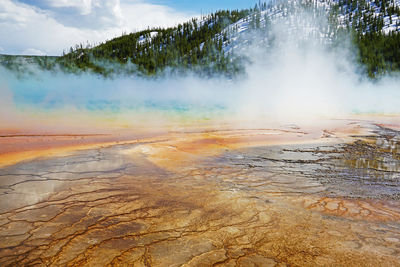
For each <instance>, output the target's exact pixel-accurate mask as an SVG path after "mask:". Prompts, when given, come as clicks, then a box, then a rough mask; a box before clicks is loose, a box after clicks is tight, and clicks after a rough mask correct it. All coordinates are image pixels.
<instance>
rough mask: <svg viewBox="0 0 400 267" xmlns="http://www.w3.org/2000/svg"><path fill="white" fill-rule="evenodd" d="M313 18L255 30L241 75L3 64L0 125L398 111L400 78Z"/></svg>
mask: <svg viewBox="0 0 400 267" xmlns="http://www.w3.org/2000/svg"><path fill="white" fill-rule="evenodd" d="M287 21H290V22H291V23H289V24H288V23H287ZM304 23H305V24H304ZM291 25H292V26H293V25H297V28H293V27H291ZM316 25H318V27H325V28H326V29H328V28H329V27H328V26H327V25H328V24H327V22H326V17H325V15H323V16H321V17H317V18H315V15H312V16H311V15H309V14H308V13H307V12H304V11H301V10H300V11H299V10H297V11H296V13H294V14H293V15H292V16H289V17H285V18H284V20H279V19H277V20H275V21H274V26H273V27H272V28H271V29H270V32H269V35H268V37H267V40H268V38H269V40H274V42H269V43H268V42H267V43H268V44H265V42H264V41H265V36H264V34H265V33H259V32H251V33H250V34H251V39H252V40H253V44H254V47H250V48H249V47H246V49H243V51H242V52H241V53H243V54H244V55H245V56H246V57H247V58H250V61H251V64H248V65H247V67H246V73H247V75H246V77H245V78H241V79H236V80H230V79H227V78H225V77H214V78H210V79H205V78H200V77H198V76H196V74H190V75H185V76H183V77H176V76H175V77H172V78H158V79H146V78H139V77H116V78H114V79H104V78H102V77H99V76H97V75H92V74H88V73H85V74H80V75H75V74H64V73H61V72H58V73H50V72H42V71H39V70H35V72H36V73H37V75H35V76H28V77H25V78H22V79H19V78H17V76H16V75H14V74H12V73H10V72H8V71H7V70H4V69H3V70H1V71H0V86H1V88H0V96H1V97H0V125H1V126H0V130H1V129H7V128H12V127H19V128H20V129H27V128H28V130H31V131H83V132H96V131H103V132H104V131H107V130H120V129H131V130H135V129H138V127H143V125H151V126H163V125H171V124H175V125H180V124H182V123H211V122H212V121H218V122H219V123H223V122H224V121H245V122H252V121H257V122H258V123H259V122H260V121H261V123H268V122H283V121H284V122H291V123H295V122H297V121H299V120H310V119H314V118H321V117H324V118H327V117H328V118H338V117H340V116H345V115H349V114H355V113H356V114H364V113H369V114H370V113H379V114H389V113H390V114H398V113H399V112H400V105H399V99H400V83H399V81H400V80H399V78H398V76H396V77H389V76H388V77H383V78H381V79H380V80H378V81H370V80H369V79H366V78H365V77H364V76H363V74H360V67H359V66H358V65H357V64H356V63H355V61H354V60H353V59H352V56H350V55H352V54H354V53H353V51H351V50H352V49H353V48H351V47H349V46H347V45H346V44H343V45H342V46H340V47H341V49H340V50H338V49H336V50H332V49H326V44H324V43H323V40H329V38H326V36H323V37H324V38H321V34H320V33H321V31H319V30H318V31H316V30H315V29H316V28H315V27H317V26H316ZM318 29H320V28H318ZM323 34H328V33H324V32H323ZM304 36H306V37H307V38H304ZM245 38H250V37H249V36H245ZM321 40H322V41H321ZM260 44H262V45H260ZM248 51H251V52H248ZM11 126H12V127H11Z"/></svg>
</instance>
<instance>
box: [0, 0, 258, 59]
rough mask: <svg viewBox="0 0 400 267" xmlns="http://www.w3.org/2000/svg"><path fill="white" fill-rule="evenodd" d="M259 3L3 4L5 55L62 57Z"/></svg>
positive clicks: (77, 0) (97, 0) (1, 46)
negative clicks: (151, 29) (78, 49)
mask: <svg viewBox="0 0 400 267" xmlns="http://www.w3.org/2000/svg"><path fill="white" fill-rule="evenodd" d="M256 2H258V1H255V0H218V1H217V0H205V1H191V0H0V36H1V38H0V54H22V55H50V56H53V55H54V56H58V55H61V54H62V52H63V50H65V51H68V50H69V47H71V46H75V45H76V44H79V43H83V44H87V43H90V44H92V45H93V44H98V43H100V42H103V41H106V40H110V39H112V38H114V37H118V36H120V35H121V34H122V33H130V32H134V31H138V30H143V29H146V28H148V27H155V26H165V27H166V26H174V25H176V24H177V23H181V22H185V21H187V20H189V19H190V18H192V17H195V16H200V15H201V14H207V13H210V12H212V11H216V10H219V9H240V8H248V7H253V6H254V4H255V3H256Z"/></svg>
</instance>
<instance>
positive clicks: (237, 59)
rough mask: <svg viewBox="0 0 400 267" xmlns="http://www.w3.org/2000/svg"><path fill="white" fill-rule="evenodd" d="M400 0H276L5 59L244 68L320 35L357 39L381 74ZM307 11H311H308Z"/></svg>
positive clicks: (68, 67)
mask: <svg viewBox="0 0 400 267" xmlns="http://www.w3.org/2000/svg"><path fill="white" fill-rule="evenodd" d="M399 7H400V1H399V0H391V1H386V0H379V1H378V0H377V1H375V0H369V1H366V0H362V1H353V0H338V1H336V0H328V1H324V0H314V1H312V0H301V1H297V0H290V1H270V2H269V4H268V5H267V4H266V3H263V4H261V5H260V6H257V5H256V6H255V7H254V8H250V9H246V10H234V11H218V12H216V13H213V14H210V15H208V16H204V17H202V18H201V19H195V18H194V19H192V20H191V21H189V22H186V23H184V24H180V25H177V26H176V27H171V28H153V29H148V30H145V31H140V32H135V33H131V34H127V35H123V36H121V37H118V38H115V39H112V40H109V41H106V42H104V43H101V44H100V45H98V46H94V47H92V46H90V45H87V46H84V45H82V44H79V45H76V46H75V47H74V48H72V47H71V48H70V49H69V51H68V53H63V55H62V56H60V57H57V58H53V57H11V56H8V57H7V56H1V57H0V63H1V64H2V65H3V66H5V67H7V68H9V69H12V70H16V71H27V70H29V68H28V67H26V66H24V65H26V64H28V65H32V64H35V65H37V66H39V67H40V68H41V69H46V70H52V69H61V70H63V71H66V72H81V71H91V72H94V73H99V74H101V75H104V76H108V75H114V74H121V73H122V74H135V75H146V76H147V75H155V74H160V73H162V72H163V71H165V70H166V69H168V70H170V71H174V72H179V73H181V72H186V71H193V72H196V73H198V74H200V75H207V76H209V75H214V74H216V73H217V74H224V75H228V76H235V75H237V74H239V73H243V71H244V69H245V64H246V62H248V59H246V56H244V54H245V53H243V51H246V50H247V49H248V48H249V47H250V45H252V46H254V45H256V46H258V47H262V48H266V49H268V48H270V47H272V46H279V45H280V44H279V42H281V43H288V42H290V43H293V42H294V43H299V44H300V42H303V41H309V40H313V41H316V42H318V43H319V44H322V45H323V46H325V47H328V48H329V47H335V46H336V47H337V46H340V45H342V43H341V42H340V41H341V40H342V39H343V36H351V38H352V41H353V43H354V45H355V46H356V47H357V50H356V51H357V57H358V60H359V63H360V64H361V65H363V66H364V68H365V71H366V74H368V75H369V76H370V77H377V76H379V75H381V74H384V73H388V72H393V71H399V69H400V52H399V49H398V48H399V47H400V8H399ZM305 14H306V16H305Z"/></svg>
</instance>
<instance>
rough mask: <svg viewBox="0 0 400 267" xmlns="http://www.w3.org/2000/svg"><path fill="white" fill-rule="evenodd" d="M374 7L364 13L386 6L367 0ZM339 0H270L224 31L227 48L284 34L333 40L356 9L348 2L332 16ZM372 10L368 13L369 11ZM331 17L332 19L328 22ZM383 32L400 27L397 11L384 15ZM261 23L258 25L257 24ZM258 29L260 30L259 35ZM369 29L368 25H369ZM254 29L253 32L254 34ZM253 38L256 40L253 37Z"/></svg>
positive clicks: (398, 1) (288, 37)
mask: <svg viewBox="0 0 400 267" xmlns="http://www.w3.org/2000/svg"><path fill="white" fill-rule="evenodd" d="M366 2H367V4H369V5H370V6H371V8H372V9H373V13H372V14H370V13H368V12H367V11H366V10H363V11H361V12H362V14H364V13H365V14H366V15H370V16H374V17H378V16H380V15H382V10H381V9H380V8H379V7H378V6H377V4H376V3H375V1H373V0H370V1H366ZM338 4H339V0H327V1H324V0H312V1H306V0H287V1H275V2H272V3H271V2H270V4H269V5H268V6H267V8H266V9H265V10H259V11H258V12H256V13H255V14H252V15H250V16H248V17H246V18H243V19H241V20H239V21H238V22H236V23H234V24H231V25H230V26H228V27H227V28H226V29H225V30H224V31H223V32H222V33H221V35H218V36H216V38H221V36H222V34H224V33H225V34H227V36H228V41H225V42H224V52H225V53H231V52H233V51H235V50H237V49H241V48H243V47H245V46H246V44H248V43H251V42H254V41H256V42H258V43H259V44H264V45H268V40H271V39H274V40H275V39H276V38H281V39H282V41H286V42H290V41H294V39H295V40H296V41H299V40H302V39H303V40H307V39H310V38H313V39H314V40H316V41H319V42H321V43H330V42H331V41H332V38H333V37H334V35H335V34H336V32H337V31H338V29H339V28H343V27H345V26H346V25H350V26H351V25H352V22H353V21H354V20H353V21H351V17H354V16H355V13H356V10H352V11H350V12H349V11H348V10H347V9H346V5H344V7H342V8H341V9H340V10H339V13H338V15H337V16H332V15H333V14H332V12H331V10H332V8H333V7H334V6H335V5H338ZM393 4H394V6H397V7H400V0H394V2H393ZM367 13H368V14H367ZM328 20H330V21H329V22H328ZM383 22H384V25H383V29H382V32H383V33H385V34H388V33H389V32H391V31H400V18H399V16H398V15H396V14H394V15H392V16H391V18H390V16H388V15H386V16H383ZM257 23H258V26H257V27H255V24H257ZM254 30H257V31H258V32H259V34H257V35H255V34H254ZM367 30H368V29H367ZM250 32H251V34H250ZM252 39H253V40H252Z"/></svg>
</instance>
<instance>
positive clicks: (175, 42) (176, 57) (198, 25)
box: [58, 9, 252, 75]
mask: <svg viewBox="0 0 400 267" xmlns="http://www.w3.org/2000/svg"><path fill="white" fill-rule="evenodd" d="M251 12H252V10H247V9H246V10H241V11H238V10H234V11H218V12H216V13H214V14H211V15H209V16H207V17H204V18H203V19H202V21H201V22H199V21H198V20H197V19H192V20H191V21H189V22H187V23H184V24H179V25H178V26H176V27H173V28H167V29H162V28H153V29H148V30H145V31H140V32H136V33H131V34H129V35H123V36H121V37H118V38H115V39H113V40H111V41H108V42H105V43H102V44H100V45H98V46H96V47H93V48H90V47H86V48H85V47H83V46H82V45H79V46H76V47H75V49H73V48H71V49H70V52H69V53H68V54H65V55H63V56H62V57H60V58H59V59H58V63H59V64H60V65H61V66H63V68H65V69H68V70H74V69H75V70H76V69H79V70H91V71H94V72H96V73H100V74H103V75H107V74H108V73H109V71H112V70H109V71H108V70H107V68H105V67H104V66H103V64H100V62H104V61H108V62H112V63H114V64H117V65H118V66H124V65H126V64H127V63H129V64H134V65H135V66H136V67H137V70H138V71H139V72H140V73H143V74H147V75H153V74H156V73H159V72H161V71H163V70H164V69H165V68H167V67H169V68H172V69H184V70H196V71H202V72H205V73H210V74H211V73H215V72H218V73H227V74H234V73H231V72H232V71H235V70H236V69H237V68H235V67H233V68H232V67H230V66H228V65H230V64H233V62H236V61H234V60H232V59H231V58H230V56H229V55H225V54H224V52H223V43H224V42H227V41H228V38H227V36H226V34H222V35H221V32H222V31H223V30H224V29H225V28H226V27H227V26H228V25H230V24H232V23H234V22H236V21H238V20H240V19H241V18H244V17H246V16H248V15H249V14H250V13H251ZM96 62H97V63H99V64H96ZM235 64H237V63H235Z"/></svg>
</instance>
